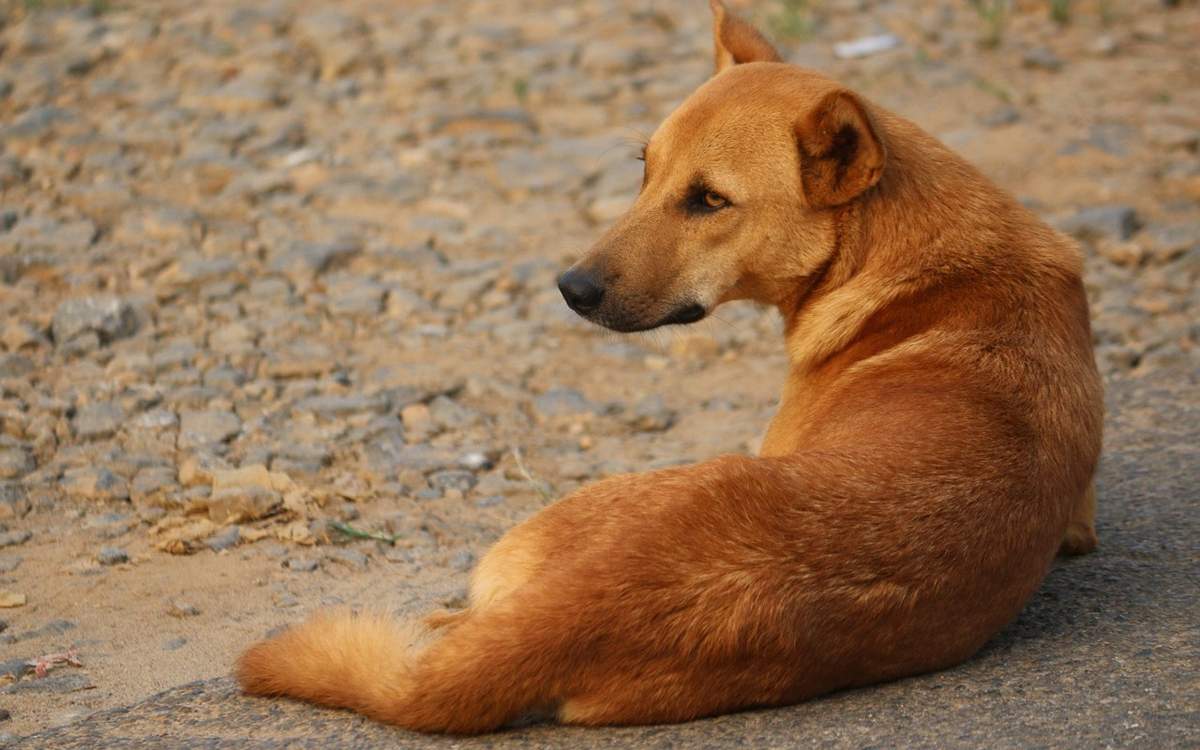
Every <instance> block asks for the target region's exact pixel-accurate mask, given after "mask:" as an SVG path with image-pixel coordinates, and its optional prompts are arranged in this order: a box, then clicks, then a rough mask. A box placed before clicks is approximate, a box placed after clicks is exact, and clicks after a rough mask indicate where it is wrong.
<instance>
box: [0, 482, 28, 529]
mask: <svg viewBox="0 0 1200 750" xmlns="http://www.w3.org/2000/svg"><path fill="white" fill-rule="evenodd" d="M28 512H29V490H28V489H26V487H25V485H23V484H21V483H19V482H0V519H3V518H21V517H22V516H24V515H25V514H26V513H28ZM0 528H2V527H0Z"/></svg>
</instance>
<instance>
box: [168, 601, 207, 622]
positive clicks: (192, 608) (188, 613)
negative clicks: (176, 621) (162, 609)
mask: <svg viewBox="0 0 1200 750" xmlns="http://www.w3.org/2000/svg"><path fill="white" fill-rule="evenodd" d="M167 614H169V615H170V616H171V617H178V618H180V619H183V618H185V617H196V616H197V615H199V614H200V608H199V607H197V606H196V605H195V604H192V603H191V602H188V601H185V600H183V599H172V600H171V601H170V602H169V603H168V604H167Z"/></svg>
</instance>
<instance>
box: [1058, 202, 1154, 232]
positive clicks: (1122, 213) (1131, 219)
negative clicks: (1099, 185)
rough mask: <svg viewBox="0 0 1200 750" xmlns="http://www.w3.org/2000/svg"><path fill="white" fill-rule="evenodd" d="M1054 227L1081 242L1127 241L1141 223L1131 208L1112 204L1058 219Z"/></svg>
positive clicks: (1085, 209) (1087, 209) (1093, 207)
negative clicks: (1106, 239) (1102, 239)
mask: <svg viewBox="0 0 1200 750" xmlns="http://www.w3.org/2000/svg"><path fill="white" fill-rule="evenodd" d="M1054 225H1055V226H1056V227H1058V229H1060V230H1061V231H1063V232H1066V233H1067V234H1071V235H1074V236H1076V237H1078V238H1080V239H1083V240H1095V239H1099V238H1102V237H1103V238H1109V239H1115V240H1127V239H1129V238H1130V237H1132V236H1133V234H1134V232H1136V231H1137V230H1138V229H1139V228H1140V227H1141V221H1140V220H1139V219H1138V215H1137V211H1135V210H1134V209H1133V207H1132V206H1126V205H1121V204H1114V205H1108V206H1090V207H1088V208H1084V209H1081V210H1079V211H1077V212H1075V213H1074V214H1071V215H1069V216H1065V217H1060V218H1058V219H1057V220H1055V221H1054Z"/></svg>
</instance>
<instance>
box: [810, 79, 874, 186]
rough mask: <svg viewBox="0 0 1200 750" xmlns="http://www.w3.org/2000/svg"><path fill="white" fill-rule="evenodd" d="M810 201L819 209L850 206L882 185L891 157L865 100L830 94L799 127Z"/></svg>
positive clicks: (841, 91)
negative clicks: (884, 168) (864, 194)
mask: <svg viewBox="0 0 1200 750" xmlns="http://www.w3.org/2000/svg"><path fill="white" fill-rule="evenodd" d="M796 140H797V143H798V144H799V147H800V171H801V179H802V182H803V185H804V197H805V200H807V201H808V204H809V205H810V206H812V207H813V208H830V207H833V206H840V205H842V204H843V203H848V202H850V201H851V200H853V199H854V198H856V197H858V196H859V195H860V194H862V193H863V192H864V191H865V190H867V189H868V188H870V187H871V186H873V185H874V184H875V183H877V182H879V177H880V176H881V175H882V174H883V165H884V162H885V161H886V159H887V152H886V151H885V149H884V146H883V142H882V141H881V140H880V139H879V134H878V132H877V130H876V128H875V123H874V122H872V120H871V115H870V113H869V112H868V111H867V108H866V106H865V105H864V104H863V102H862V100H861V99H859V98H858V96H856V95H855V94H853V93H852V92H850V91H848V90H846V89H838V90H837V91H832V92H830V93H828V94H826V95H825V96H824V97H823V98H822V99H821V102H820V103H819V104H818V105H817V106H816V107H815V108H814V109H813V110H812V111H811V112H810V113H809V114H808V115H807V116H805V117H804V119H803V120H801V121H800V123H799V124H798V125H797V126H796Z"/></svg>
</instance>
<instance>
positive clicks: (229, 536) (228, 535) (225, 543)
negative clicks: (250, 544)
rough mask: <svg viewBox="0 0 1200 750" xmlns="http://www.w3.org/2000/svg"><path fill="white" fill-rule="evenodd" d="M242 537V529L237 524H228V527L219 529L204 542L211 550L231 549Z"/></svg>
mask: <svg viewBox="0 0 1200 750" xmlns="http://www.w3.org/2000/svg"><path fill="white" fill-rule="evenodd" d="M241 539H242V530H241V528H240V527H238V526H230V527H229V528H227V529H225V530H223V531H220V532H218V533H216V534H213V535H212V536H210V537H209V538H208V539H207V540H206V541H205V542H204V543H205V544H206V545H207V546H208V548H209V549H210V550H212V551H213V552H220V551H221V550H226V549H232V548H233V547H236V546H237V544H238V542H240V541H241Z"/></svg>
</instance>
